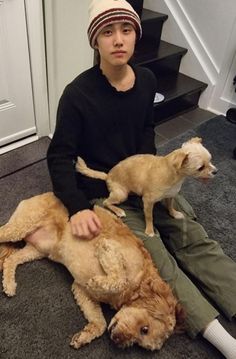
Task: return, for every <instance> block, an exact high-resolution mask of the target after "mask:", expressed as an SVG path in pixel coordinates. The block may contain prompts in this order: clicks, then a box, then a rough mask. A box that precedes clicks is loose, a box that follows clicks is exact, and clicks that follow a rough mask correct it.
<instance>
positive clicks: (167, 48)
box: [133, 37, 187, 75]
mask: <svg viewBox="0 0 236 359" xmlns="http://www.w3.org/2000/svg"><path fill="white" fill-rule="evenodd" d="M186 53H187V49H185V48H183V47H180V46H176V45H173V44H170V43H168V42H166V41H160V43H159V46H157V45H156V44H155V40H153V39H151V38H149V37H148V38H147V37H144V38H143V39H141V40H140V41H139V42H138V43H137V45H136V50H135V54H134V57H133V61H134V63H136V64H139V65H142V66H146V67H148V68H150V69H151V70H152V71H153V72H154V73H155V74H156V75H157V74H158V73H159V72H162V71H165V72H166V71H178V69H179V64H180V60H181V58H182V56H183V55H185V54H186Z"/></svg>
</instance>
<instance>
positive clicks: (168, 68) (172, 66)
mask: <svg viewBox="0 0 236 359" xmlns="http://www.w3.org/2000/svg"><path fill="white" fill-rule="evenodd" d="M181 59H182V56H181V55H177V56H172V57H171V58H165V59H162V60H159V61H152V62H147V63H143V64H142V63H141V66H144V67H147V68H149V69H150V70H152V72H153V73H154V74H155V75H156V77H157V78H158V77H159V76H160V75H161V76H163V75H165V74H170V73H173V74H174V73H177V72H178V71H179V67H180V62H181Z"/></svg>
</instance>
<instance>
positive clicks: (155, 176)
mask: <svg viewBox="0 0 236 359" xmlns="http://www.w3.org/2000/svg"><path fill="white" fill-rule="evenodd" d="M201 142H202V139H201V138H199V137H194V138H192V139H191V140H189V141H187V142H185V143H184V144H183V145H182V147H181V148H179V149H177V150H175V151H173V152H171V153H169V154H168V155H166V156H154V155H149V154H144V155H134V156H130V157H128V158H126V159H125V160H123V161H121V162H119V163H118V164H117V165H115V166H114V167H113V168H112V169H111V170H110V171H109V172H108V173H105V172H101V171H95V170H92V169H90V168H88V167H87V165H86V163H85V162H84V160H83V159H82V158H81V157H78V159H77V163H76V169H77V171H78V172H80V173H82V174H84V175H86V176H88V177H92V178H99V179H101V180H104V181H106V184H107V187H108V190H109V192H110V195H109V197H108V198H107V199H105V201H104V203H103V204H104V206H105V207H107V208H109V209H110V210H111V211H113V212H114V213H115V214H116V215H117V216H118V217H124V216H125V212H124V211H123V209H121V208H119V207H116V206H115V204H119V203H121V202H123V201H125V200H126V199H127V197H128V195H129V193H135V194H137V195H139V196H142V200H143V208H144V215H145V220H146V230H145V233H146V234H147V235H149V236H153V235H154V229H153V218H152V212H153V206H154V204H155V203H156V202H158V201H161V200H162V199H165V202H166V205H167V208H168V211H169V214H170V216H172V217H174V218H177V219H181V218H183V217H184V215H183V213H181V212H179V211H176V210H175V209H174V208H173V198H174V197H175V196H176V195H177V193H178V192H179V191H180V189H181V186H182V184H183V182H184V180H185V179H186V177H189V176H190V177H195V178H201V179H208V178H212V177H214V175H215V174H216V172H217V169H216V167H215V166H213V164H212V163H211V155H210V153H209V152H208V150H207V149H206V148H205V147H204V146H203V145H202V143H201Z"/></svg>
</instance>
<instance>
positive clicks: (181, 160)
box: [173, 151, 188, 170]
mask: <svg viewBox="0 0 236 359" xmlns="http://www.w3.org/2000/svg"><path fill="white" fill-rule="evenodd" d="M187 162H188V154H187V153H185V152H182V151H181V152H177V153H176V154H175V157H174V160H173V164H174V166H175V168H176V169H177V170H180V168H182V167H183V166H184V165H185V164H186V163H187Z"/></svg>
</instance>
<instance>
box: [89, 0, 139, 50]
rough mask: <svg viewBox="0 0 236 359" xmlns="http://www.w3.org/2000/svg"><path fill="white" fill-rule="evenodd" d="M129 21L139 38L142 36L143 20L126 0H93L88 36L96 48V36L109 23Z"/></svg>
mask: <svg viewBox="0 0 236 359" xmlns="http://www.w3.org/2000/svg"><path fill="white" fill-rule="evenodd" d="M117 22H127V23H129V24H131V25H133V27H134V29H135V31H136V34H137V39H140V38H141V36H142V28H141V21H140V18H139V16H138V14H137V13H136V11H134V9H133V8H132V6H131V5H130V4H129V3H128V2H127V1H126V0H92V1H91V3H90V6H89V25H88V38H89V43H90V45H91V47H93V48H94V46H95V42H96V38H97V36H98V34H99V33H100V31H101V30H102V29H103V28H104V27H106V26H107V25H111V24H114V23H117Z"/></svg>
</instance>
